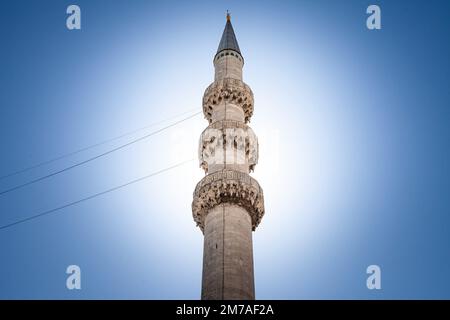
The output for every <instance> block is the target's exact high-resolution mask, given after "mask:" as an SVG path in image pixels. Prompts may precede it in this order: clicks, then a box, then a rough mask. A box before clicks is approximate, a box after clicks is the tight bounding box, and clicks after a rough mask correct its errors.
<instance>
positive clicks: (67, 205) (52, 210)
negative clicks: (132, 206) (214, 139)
mask: <svg viewBox="0 0 450 320" xmlns="http://www.w3.org/2000/svg"><path fill="white" fill-rule="evenodd" d="M193 160H194V159H190V160H186V161H183V162H180V163H177V164H175V165H173V166H170V167H168V168H165V169H162V170H159V171H156V172H153V173H150V174H148V175H146V176H143V177H141V178H138V179H135V180H132V181H129V182H127V183H124V184H122V185H119V186H116V187H114V188H111V189H108V190H105V191H102V192H98V193H96V194H93V195H91V196H89V197H86V198H82V199H80V200H77V201H73V202H70V203H67V204H65V205H63V206H60V207H56V208H53V209H51V210H47V211H44V212H41V213H39V214H36V215H33V216H30V217H28V218H24V219H21V220H18V221H15V222H12V223H9V224H5V225H3V226H0V230H3V229H6V228H10V227H12V226H15V225H18V224H21V223H24V222H27V221H30V220H34V219H37V218H40V217H43V216H46V215H49V214H52V213H55V212H57V211H59V210H62V209H65V208H68V207H71V206H74V205H76V204H79V203H81V202H84V201H88V200H91V199H93V198H96V197H99V196H102V195H104V194H107V193H110V192H113V191H116V190H118V189H122V188H124V187H127V186H129V185H131V184H134V183H137V182H140V181H142V180H145V179H148V178H151V177H154V176H156V175H158V174H161V173H163V172H166V171H169V170H172V169H175V168H177V167H180V166H182V165H184V164H186V163H188V162H191V161H193Z"/></svg>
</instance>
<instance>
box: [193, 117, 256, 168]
mask: <svg viewBox="0 0 450 320" xmlns="http://www.w3.org/2000/svg"><path fill="white" fill-rule="evenodd" d="M198 158H199V164H200V167H202V168H203V170H205V173H213V172H215V171H218V170H223V169H225V168H228V169H234V170H237V171H242V172H245V173H249V172H251V171H253V170H254V168H255V166H256V164H257V163H258V138H257V137H256V135H255V133H254V132H253V130H252V129H251V128H250V127H249V126H247V125H246V124H245V123H243V122H240V121H235V120H221V121H216V122H214V123H212V124H211V125H210V126H209V127H208V128H206V129H205V130H204V131H203V132H202V134H201V136H200V142H199V148H198Z"/></svg>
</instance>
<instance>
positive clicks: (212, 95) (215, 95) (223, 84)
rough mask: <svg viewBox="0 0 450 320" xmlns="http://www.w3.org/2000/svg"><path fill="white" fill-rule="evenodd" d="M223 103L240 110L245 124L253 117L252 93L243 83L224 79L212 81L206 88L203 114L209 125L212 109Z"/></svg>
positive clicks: (211, 118)
mask: <svg viewBox="0 0 450 320" xmlns="http://www.w3.org/2000/svg"><path fill="white" fill-rule="evenodd" d="M223 102H228V103H230V104H232V105H235V106H238V107H239V108H241V109H242V111H243V112H244V120H245V122H248V121H250V118H251V117H252V115H253V103H254V102H253V92H252V90H251V89H250V87H249V86H248V85H246V84H245V83H244V82H243V81H241V80H238V79H232V78H224V79H221V80H218V81H214V82H213V83H212V84H211V85H210V86H209V87H208V88H206V91H205V94H204V95H203V114H204V115H205V118H206V119H207V120H208V121H209V122H210V123H211V122H212V120H213V117H212V115H213V112H214V109H215V108H217V107H218V106H219V105H221V103H223Z"/></svg>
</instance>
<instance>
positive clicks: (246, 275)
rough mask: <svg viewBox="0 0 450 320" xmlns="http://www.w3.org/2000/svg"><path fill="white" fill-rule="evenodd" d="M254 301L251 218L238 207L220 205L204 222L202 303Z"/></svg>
mask: <svg viewBox="0 0 450 320" xmlns="http://www.w3.org/2000/svg"><path fill="white" fill-rule="evenodd" d="M254 298H255V285H254V279H253V248H252V221H251V218H250V216H249V215H248V213H247V212H246V211H245V209H243V208H241V207H239V206H236V205H232V204H221V205H219V206H216V207H214V208H213V209H212V210H211V211H210V213H209V214H208V215H207V217H206V219H205V239H204V248H203V274H202V299H207V300H222V299H224V300H233V299H239V300H242V299H245V300H252V299H254Z"/></svg>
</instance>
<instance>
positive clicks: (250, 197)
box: [192, 14, 264, 300]
mask: <svg viewBox="0 0 450 320" xmlns="http://www.w3.org/2000/svg"><path fill="white" fill-rule="evenodd" d="M213 62H214V68H215V76H214V82H213V83H212V84H211V85H210V86H209V87H208V88H207V89H206V91H205V94H204V96H203V113H204V115H205V118H206V119H207V120H208V122H209V126H208V127H207V128H206V129H205V130H204V131H203V133H202V134H201V137H200V143H199V163H200V166H201V167H202V168H203V169H204V170H205V173H206V176H205V177H204V178H203V179H202V180H201V181H200V182H199V183H198V184H197V186H196V188H195V191H194V200H193V202H192V214H193V217H194V220H195V222H196V223H197V226H199V227H200V229H201V231H202V232H203V234H204V248H203V273H202V293H201V297H202V299H205V300H227V299H241V300H253V299H255V283H254V274H253V244H252V231H254V230H255V229H256V227H257V226H258V224H259V223H260V221H261V219H262V217H263V215H264V198H263V191H262V189H261V187H260V186H259V184H258V182H257V181H256V180H255V179H253V178H252V177H251V176H250V175H249V173H250V172H251V171H253V169H254V167H255V165H256V164H257V162H258V140H257V138H256V135H255V134H254V133H253V131H252V129H251V128H250V127H249V126H248V122H249V121H250V118H251V116H252V114H253V105H254V101H253V92H252V90H251V89H250V87H249V86H248V85H246V84H245V83H244V82H243V81H242V67H243V66H244V58H243V56H242V54H241V50H240V49H239V45H238V42H237V40H236V36H235V34H234V30H233V26H232V25H231V19H230V15H229V14H227V21H226V25H225V29H224V31H223V35H222V39H221V40H220V44H219V48H218V49H217V53H216V55H215V56H214V60H213Z"/></svg>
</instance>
